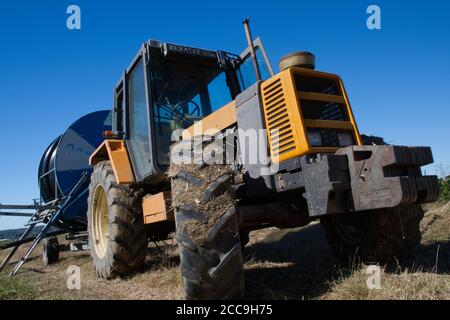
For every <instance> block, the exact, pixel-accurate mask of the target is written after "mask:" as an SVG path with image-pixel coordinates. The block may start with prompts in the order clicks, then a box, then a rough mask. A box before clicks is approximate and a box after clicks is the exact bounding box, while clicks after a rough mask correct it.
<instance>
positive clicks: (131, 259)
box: [88, 161, 148, 279]
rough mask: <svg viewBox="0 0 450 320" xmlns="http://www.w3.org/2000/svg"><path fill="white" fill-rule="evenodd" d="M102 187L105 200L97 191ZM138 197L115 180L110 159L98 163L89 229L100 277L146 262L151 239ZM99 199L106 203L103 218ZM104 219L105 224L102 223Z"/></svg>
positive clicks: (128, 270)
mask: <svg viewBox="0 0 450 320" xmlns="http://www.w3.org/2000/svg"><path fill="white" fill-rule="evenodd" d="M102 190H103V191H104V194H105V199H104V201H102V200H101V197H100V196H99V195H98V194H97V192H102ZM139 200H140V197H139V196H138V194H137V193H135V192H134V191H133V190H132V189H131V188H130V187H128V186H122V185H118V184H117V183H116V179H115V176H114V172H113V170H112V168H111V164H110V163H109V161H103V162H100V163H98V164H97V165H96V166H95V168H94V172H93V173H92V176H91V184H90V186H89V200H88V230H89V245H90V248H91V256H92V259H93V264H94V269H95V272H96V273H97V275H98V276H99V277H101V278H105V279H111V278H115V277H117V276H124V275H127V274H129V273H131V272H134V271H136V270H138V269H139V268H140V267H141V266H142V265H143V263H144V260H145V251H146V248H147V244H148V242H147V232H146V229H145V226H144V223H143V218H142V214H141V205H140V202H139ZM100 202H102V203H104V206H105V210H106V212H105V211H104V210H103V212H105V215H104V218H101V217H99V210H96V209H95V208H96V207H98V206H99V205H101V204H100ZM100 211H102V210H100ZM102 219H103V220H102ZM101 221H103V225H100V226H99V223H100V224H101ZM95 230H97V231H95ZM102 234H103V241H102V239H101V238H102ZM102 243H103V245H102Z"/></svg>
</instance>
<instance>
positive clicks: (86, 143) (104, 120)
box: [38, 110, 111, 227]
mask: <svg viewBox="0 0 450 320" xmlns="http://www.w3.org/2000/svg"><path fill="white" fill-rule="evenodd" d="M107 130H111V111H109V110H104V111H97V112H93V113H90V114H87V115H85V116H83V117H81V118H80V119H78V120H77V121H75V122H74V123H73V124H72V125H71V126H70V127H69V128H68V129H67V130H66V132H65V133H64V134H62V135H61V136H59V137H57V138H56V139H55V140H54V141H53V142H52V143H51V144H50V145H49V146H48V147H47V149H46V150H45V152H44V154H43V156H42V158H41V161H40V164H39V173H38V178H39V190H40V195H41V199H42V200H43V201H44V202H45V203H49V202H52V201H55V200H56V201H57V200H58V199H61V198H63V197H65V196H67V195H68V194H69V193H70V191H72V189H73V188H74V186H75V185H76V184H77V182H79V181H80V179H81V177H82V176H83V174H84V173H85V172H87V173H88V174H89V176H90V174H91V172H92V168H91V167H90V166H89V157H90V155H91V154H92V153H93V152H94V150H95V149H97V148H98V147H99V146H100V144H101V143H102V142H103V140H104V138H103V132H104V131H107ZM88 193H89V179H87V180H86V181H85V182H84V183H83V185H81V187H80V188H77V192H76V194H75V195H74V196H73V201H71V202H70V204H68V206H67V207H66V208H65V209H64V212H63V214H62V218H61V220H62V221H63V223H64V224H66V227H83V226H85V225H86V213H87V198H88Z"/></svg>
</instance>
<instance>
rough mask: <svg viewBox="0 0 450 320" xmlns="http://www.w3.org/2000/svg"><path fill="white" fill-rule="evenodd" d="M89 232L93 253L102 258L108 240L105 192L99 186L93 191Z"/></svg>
mask: <svg viewBox="0 0 450 320" xmlns="http://www.w3.org/2000/svg"><path fill="white" fill-rule="evenodd" d="M91 232H92V235H93V240H94V248H95V252H96V253H97V255H98V256H99V257H104V256H105V254H106V248H107V246H108V240H109V215H108V201H107V198H106V192H105V189H104V188H103V187H102V186H101V185H97V186H96V187H95V191H94V201H93V203H92V230H91Z"/></svg>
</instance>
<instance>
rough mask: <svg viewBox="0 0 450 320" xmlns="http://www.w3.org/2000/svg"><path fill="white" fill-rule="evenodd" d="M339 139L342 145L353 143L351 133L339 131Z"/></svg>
mask: <svg viewBox="0 0 450 320" xmlns="http://www.w3.org/2000/svg"><path fill="white" fill-rule="evenodd" d="M338 140H339V145H340V146H341V147H347V146H351V145H353V137H352V135H351V134H350V133H339V134H338Z"/></svg>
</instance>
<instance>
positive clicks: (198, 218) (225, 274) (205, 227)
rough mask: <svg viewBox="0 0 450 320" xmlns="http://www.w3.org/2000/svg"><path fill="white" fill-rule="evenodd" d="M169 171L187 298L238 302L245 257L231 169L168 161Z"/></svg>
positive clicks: (241, 293)
mask: <svg viewBox="0 0 450 320" xmlns="http://www.w3.org/2000/svg"><path fill="white" fill-rule="evenodd" d="M181 143H185V142H181ZM216 156H217V155H216ZM170 172H171V178H172V200H173V205H174V207H175V221H176V235H177V241H178V245H179V249H180V259H181V262H180V266H181V273H182V276H183V280H184V288H185V298H186V299H202V300H204V299H237V298H241V297H242V296H243V295H244V275H243V259H242V252H241V241H240V238H239V225H238V219H237V215H236V208H235V195H234V192H233V190H232V181H231V180H232V171H231V170H230V169H229V167H228V166H227V165H224V164H211V165H207V164H204V163H203V164H199V165H194V164H175V163H173V162H172V165H171V170H170Z"/></svg>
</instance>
